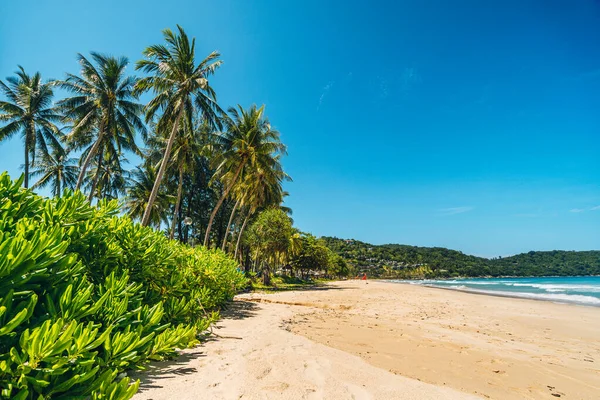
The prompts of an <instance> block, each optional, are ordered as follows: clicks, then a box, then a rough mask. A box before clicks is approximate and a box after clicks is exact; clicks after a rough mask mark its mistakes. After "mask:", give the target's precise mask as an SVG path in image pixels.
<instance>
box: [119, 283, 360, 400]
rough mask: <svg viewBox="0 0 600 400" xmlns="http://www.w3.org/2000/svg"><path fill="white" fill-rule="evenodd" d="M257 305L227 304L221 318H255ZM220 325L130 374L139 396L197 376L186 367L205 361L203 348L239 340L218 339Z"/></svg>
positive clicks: (311, 288)
mask: <svg viewBox="0 0 600 400" xmlns="http://www.w3.org/2000/svg"><path fill="white" fill-rule="evenodd" d="M349 289H356V288H353V287H348V288H346V287H344V288H342V287H336V286H331V285H322V284H315V285H298V286H296V287H293V288H272V289H269V290H268V292H270V293H272V292H283V291H290V290H296V291H321V290H349ZM260 308H261V307H260V303H256V302H252V301H243V300H236V301H232V302H230V303H228V304H227V305H226V306H225V307H224V308H223V309H222V310H221V318H222V319H223V320H227V319H236V320H241V319H246V318H251V317H254V316H255V315H256V314H257V312H258V311H259V310H260ZM219 329H221V327H220V324H219V323H218V322H217V323H216V324H215V325H214V326H213V327H212V329H211V334H208V335H207V336H205V337H204V338H202V343H201V344H199V345H198V346H196V347H194V348H192V349H187V350H185V352H184V353H182V354H181V355H179V356H178V357H177V358H175V359H173V360H165V361H155V362H151V363H150V364H148V365H147V366H146V369H145V370H143V371H129V372H128V375H129V376H130V377H131V378H133V379H134V380H135V379H139V380H140V389H139V392H138V393H142V392H144V391H146V390H149V389H153V388H162V387H163V386H162V385H161V382H162V381H164V380H167V379H173V378H176V377H177V376H181V375H190V374H194V373H196V372H198V370H197V369H196V368H194V367H189V362H190V361H192V360H196V359H200V358H203V357H206V353H205V352H204V344H205V343H208V342H212V341H216V340H242V339H243V338H241V337H235V336H221V335H219Z"/></svg>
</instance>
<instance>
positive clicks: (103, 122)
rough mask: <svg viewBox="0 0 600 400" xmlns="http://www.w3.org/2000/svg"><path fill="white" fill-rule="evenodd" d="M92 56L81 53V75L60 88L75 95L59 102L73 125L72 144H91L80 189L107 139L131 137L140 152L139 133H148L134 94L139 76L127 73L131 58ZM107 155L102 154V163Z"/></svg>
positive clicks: (73, 77) (86, 154)
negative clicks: (136, 141)
mask: <svg viewBox="0 0 600 400" xmlns="http://www.w3.org/2000/svg"><path fill="white" fill-rule="evenodd" d="M91 56H92V60H93V62H92V61H90V60H88V59H87V58H86V57H84V56H83V55H81V54H78V56H77V58H78V61H79V64H81V68H82V69H81V77H79V76H77V75H73V74H67V78H66V79H65V80H64V81H60V82H58V85H60V87H62V88H64V89H66V90H68V91H70V92H72V93H73V94H74V95H73V96H72V97H68V98H66V99H64V100H62V101H60V102H59V103H58V107H59V109H60V110H61V111H62V112H63V113H64V115H65V119H66V120H68V121H69V122H70V123H72V124H73V129H72V132H71V133H70V135H69V137H68V139H69V143H70V145H71V146H72V147H73V148H76V149H79V148H86V147H87V150H86V152H85V155H84V159H83V162H82V164H81V171H80V172H79V177H78V178H77V184H76V185H75V189H76V190H78V189H80V188H81V185H82V183H83V179H84V177H85V176H86V172H87V169H88V166H89V164H90V162H91V161H92V159H93V158H94V157H97V156H98V152H99V150H100V149H101V147H102V144H103V142H104V141H105V140H107V139H108V140H111V139H112V140H114V138H115V137H116V136H118V135H121V136H125V137H128V138H130V140H129V143H131V144H132V145H131V148H130V149H131V150H134V151H136V150H137V148H136V147H135V141H134V139H133V138H134V137H135V132H136V131H139V132H140V133H141V134H142V135H143V136H144V135H146V127H145V126H144V124H143V123H142V120H141V118H140V115H141V113H142V111H143V106H142V105H141V104H139V103H137V102H136V100H137V96H136V95H135V94H134V93H133V87H134V84H135V82H136V78H135V77H133V76H127V75H125V69H126V67H127V64H128V63H129V61H128V60H127V58H126V57H118V58H117V57H112V56H107V55H103V54H99V53H94V52H92V53H91ZM94 63H95V65H94ZM90 145H91V147H89V146H90ZM103 158H104V157H103V156H98V162H102V160H103ZM98 170H101V168H99V169H98Z"/></svg>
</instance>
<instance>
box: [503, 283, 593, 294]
mask: <svg viewBox="0 0 600 400" xmlns="http://www.w3.org/2000/svg"><path fill="white" fill-rule="evenodd" d="M512 286H516V287H533V288H536V289H543V290H547V291H548V292H558V291H562V292H564V291H575V292H593V293H600V287H599V286H593V285H576V284H550V283H513V285H512Z"/></svg>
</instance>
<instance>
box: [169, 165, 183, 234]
mask: <svg viewBox="0 0 600 400" xmlns="http://www.w3.org/2000/svg"><path fill="white" fill-rule="evenodd" d="M182 191H183V167H182V166H179V185H177V201H176V202H175V212H174V213H173V221H171V233H170V234H169V238H170V239H171V240H173V238H174V237H175V225H177V216H178V215H179V205H180V204H181V192H182ZM180 239H181V238H180Z"/></svg>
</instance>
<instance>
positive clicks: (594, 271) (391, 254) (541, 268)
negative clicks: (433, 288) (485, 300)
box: [322, 237, 600, 278]
mask: <svg viewBox="0 0 600 400" xmlns="http://www.w3.org/2000/svg"><path fill="white" fill-rule="evenodd" d="M322 239H323V240H324V241H325V243H326V244H327V246H328V247H329V248H330V249H331V250H333V251H334V252H335V253H338V254H339V255H341V256H342V257H343V258H345V259H346V260H347V261H348V262H349V263H350V264H351V265H352V266H353V267H354V268H355V269H356V271H357V272H368V273H369V275H371V276H379V277H398V278H437V277H457V276H472V277H477V276H479V277H481V276H550V275H562V276H566V275H600V251H599V250H593V251H561V250H554V251H530V252H529V253H523V254H518V255H515V256H511V257H504V258H502V257H499V258H494V259H488V258H483V257H476V256H471V255H468V254H464V253H462V252H460V251H456V250H450V249H446V248H443V247H417V246H407V245H399V244H384V245H372V244H369V243H364V242H361V241H358V240H352V239H338V238H334V237H323V238H322Z"/></svg>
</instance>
